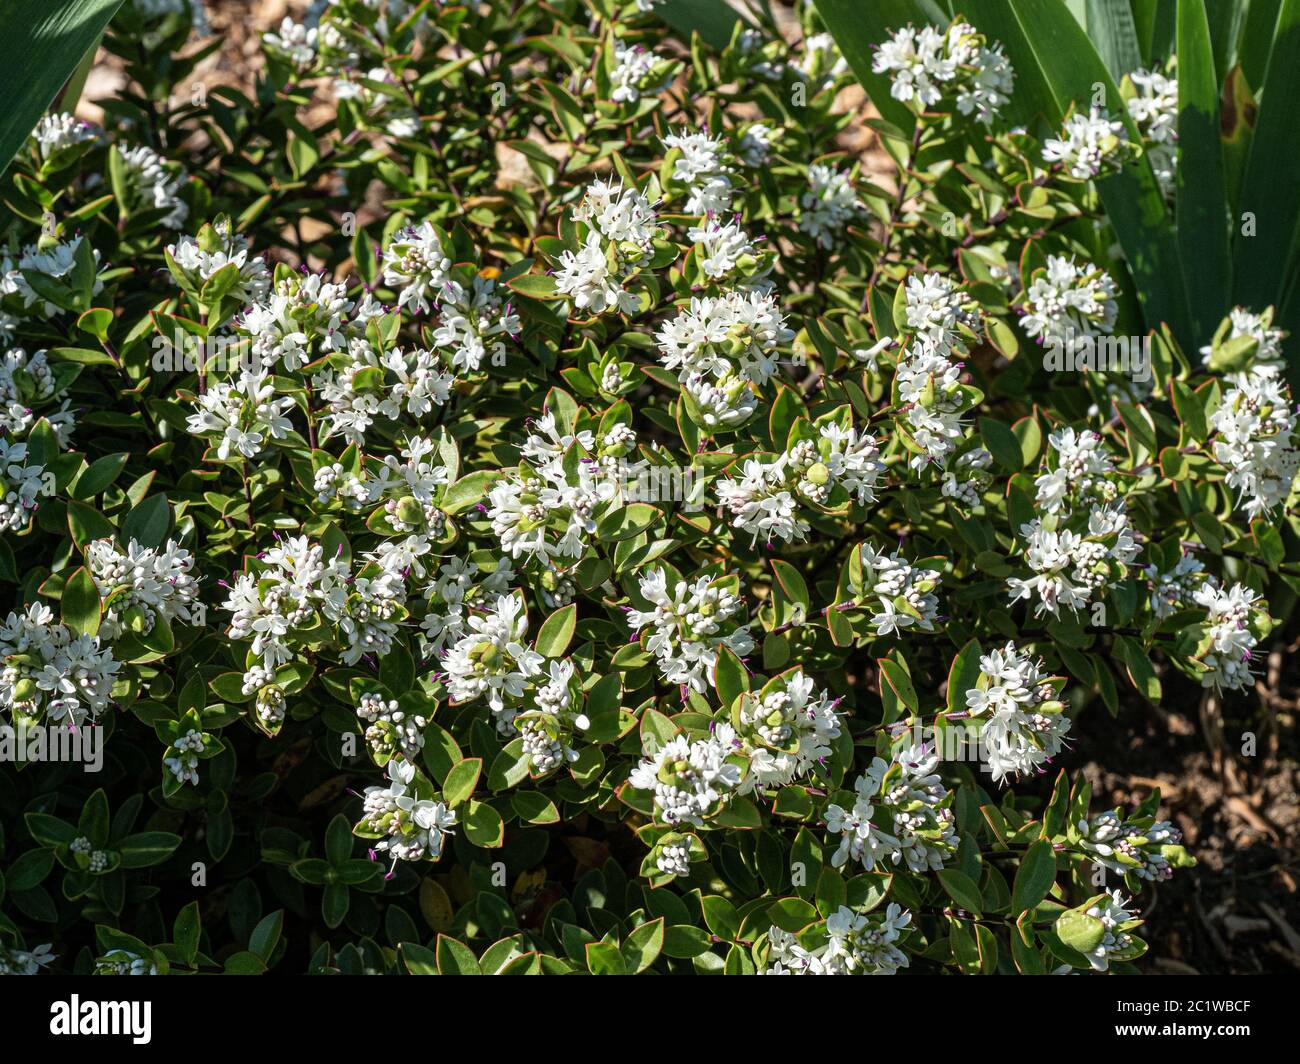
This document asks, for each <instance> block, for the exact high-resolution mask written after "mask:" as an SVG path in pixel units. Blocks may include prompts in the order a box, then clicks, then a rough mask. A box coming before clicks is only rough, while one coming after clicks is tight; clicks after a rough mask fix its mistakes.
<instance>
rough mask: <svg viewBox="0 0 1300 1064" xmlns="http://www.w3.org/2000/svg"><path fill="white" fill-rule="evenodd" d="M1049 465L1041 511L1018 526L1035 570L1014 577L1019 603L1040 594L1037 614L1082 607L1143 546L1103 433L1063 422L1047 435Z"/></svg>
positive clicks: (1010, 583) (1011, 585) (1123, 572)
mask: <svg viewBox="0 0 1300 1064" xmlns="http://www.w3.org/2000/svg"><path fill="white" fill-rule="evenodd" d="M1048 443H1049V445H1050V446H1049V449H1048V459H1047V464H1048V471H1047V472H1045V473H1043V474H1042V475H1040V476H1039V477H1038V478H1037V480H1035V482H1034V483H1035V486H1036V488H1037V495H1036V500H1035V501H1036V506H1037V508H1038V510H1039V512H1040V514H1042V515H1043V516H1041V517H1035V518H1034V520H1033V521H1031V522H1029V523H1028V524H1024V525H1022V526H1021V528H1020V535H1021V538H1022V539H1023V540H1024V541H1025V552H1024V557H1025V561H1026V562H1027V563H1028V565H1029V568H1030V569H1032V570H1033V572H1034V575H1033V576H1031V577H1030V578H1029V579H1028V580H1025V579H1023V578H1021V577H1009V578H1008V579H1007V588H1008V590H1009V591H1010V592H1011V600H1012V601H1013V602H1015V601H1018V600H1019V599H1031V600H1032V599H1033V598H1034V597H1035V596H1037V598H1038V604H1037V605H1036V606H1035V607H1034V613H1035V615H1036V616H1041V615H1042V614H1044V613H1050V614H1052V616H1053V617H1059V616H1060V609H1061V606H1062V605H1064V606H1066V607H1067V608H1068V609H1070V610H1073V611H1075V612H1078V611H1079V610H1081V609H1084V608H1085V607H1087V606H1088V605H1089V604H1090V603H1091V602H1092V601H1093V598H1094V596H1096V597H1100V596H1101V595H1103V594H1105V591H1106V589H1107V588H1109V587H1111V586H1113V585H1114V584H1116V583H1119V582H1120V581H1122V580H1123V579H1124V578H1125V577H1126V576H1127V575H1128V567H1129V565H1131V564H1132V563H1133V561H1134V560H1135V559H1136V558H1137V556H1138V554H1139V553H1140V551H1141V547H1140V546H1139V544H1138V542H1137V538H1136V536H1135V533H1134V530H1133V527H1132V525H1131V523H1130V521H1129V515H1128V511H1127V509H1125V506H1124V502H1123V500H1122V499H1120V498H1119V489H1118V488H1117V487H1116V485H1115V482H1114V480H1113V479H1112V478H1113V476H1114V466H1113V464H1112V462H1111V459H1110V456H1109V455H1108V454H1107V453H1106V449H1105V446H1104V445H1103V443H1102V440H1101V437H1100V436H1099V435H1097V433H1095V432H1092V431H1091V430H1087V429H1085V430H1084V431H1082V432H1076V431H1075V430H1074V429H1070V428H1066V429H1058V430H1057V431H1056V432H1054V433H1052V434H1051V436H1050V437H1048Z"/></svg>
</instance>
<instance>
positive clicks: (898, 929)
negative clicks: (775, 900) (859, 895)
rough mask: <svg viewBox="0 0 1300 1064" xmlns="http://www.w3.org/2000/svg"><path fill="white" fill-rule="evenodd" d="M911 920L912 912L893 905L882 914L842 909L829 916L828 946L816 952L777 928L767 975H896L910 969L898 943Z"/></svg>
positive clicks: (772, 936) (770, 945)
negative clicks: (902, 970) (907, 968)
mask: <svg viewBox="0 0 1300 1064" xmlns="http://www.w3.org/2000/svg"><path fill="white" fill-rule="evenodd" d="M911 922H912V914H911V913H910V912H909V911H908V910H906V909H904V908H902V907H901V906H900V905H898V904H897V903H895V902H890V903H889V905H888V907H886V909H885V911H884V913H857V912H854V911H853V910H852V909H850V908H849V907H848V906H846V905H841V906H840V907H839V908H838V909H837V910H836V911H835V912H833V913H831V915H830V916H828V917H827V918H826V931H825V942H824V943H822V944H820V945H817V946H816V947H814V948H805V947H804V946H802V945H801V944H800V942H799V939H798V938H797V937H795V936H794V935H792V934H790V933H789V932H788V931H782V930H781V929H780V928H779V927H775V926H774V927H772V928H771V930H769V931H768V933H767V944H768V952H767V964H768V967H767V969H766V971H764V973H763V974H764V975H893V974H895V973H896V972H897V971H898V969H900V968H906V967H907V966H908V960H907V954H906V953H904V952H903V951H902V950H901V949H899V948H898V946H897V945H896V943H897V942H898V941H899V939H900V938H902V936H903V934H904V933H905V932H906V930H907V928H908V926H909V925H910V924H911ZM819 937H820V936H819Z"/></svg>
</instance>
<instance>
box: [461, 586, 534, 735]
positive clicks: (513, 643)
mask: <svg viewBox="0 0 1300 1064" xmlns="http://www.w3.org/2000/svg"><path fill="white" fill-rule="evenodd" d="M527 634H528V614H527V611H525V609H524V605H523V601H522V600H521V599H520V598H519V597H518V596H517V595H501V596H499V597H498V598H497V600H496V603H495V604H494V605H493V606H492V609H491V611H490V612H488V613H486V614H481V615H480V614H475V615H471V616H470V618H469V623H468V630H467V631H466V633H465V635H464V636H462V637H461V638H460V639H459V640H458V641H457V642H456V644H455V645H454V646H453V647H452V648H451V649H450V650H449V651H447V652H446V653H445V654H444V655H443V658H442V667H443V668H444V669H445V670H446V672H447V690H448V692H449V693H450V694H451V697H452V699H453V700H454V701H456V702H468V701H471V700H473V699H475V698H480V697H486V698H487V700H488V705H489V706H490V707H491V708H492V712H493V713H502V712H504V711H505V708H506V707H505V700H506V699H507V698H510V699H518V698H522V697H523V695H524V693H525V691H526V690H527V681H528V680H529V678H530V677H533V676H536V675H537V674H538V673H539V672H540V671H541V668H542V661H543V658H542V656H541V655H540V654H538V653H537V652H536V651H535V650H530V649H529V648H528V646H527V645H526V644H525V643H524V639H525V637H526V636H527Z"/></svg>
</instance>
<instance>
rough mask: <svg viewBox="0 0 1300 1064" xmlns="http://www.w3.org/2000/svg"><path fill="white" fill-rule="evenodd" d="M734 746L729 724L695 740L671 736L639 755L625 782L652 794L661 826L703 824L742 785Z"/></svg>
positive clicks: (719, 726) (735, 742) (721, 725)
mask: <svg viewBox="0 0 1300 1064" xmlns="http://www.w3.org/2000/svg"><path fill="white" fill-rule="evenodd" d="M737 746H738V743H737V740H736V738H735V732H734V731H732V729H731V726H730V725H729V724H719V725H717V726H716V727H715V728H714V730H713V734H711V735H710V736H708V738H705V739H696V740H695V741H694V742H691V741H690V740H689V739H687V738H686V736H684V735H678V736H675V737H674V738H673V739H671V740H669V741H668V742H667V743H665V744H664V745H663V746H661V747H660V748H659V749H658V750H657V751H655V752H654V753H653V754H651V755H650V756H648V757H644V758H642V759H641V761H640V763H639V764H638V765H637V766H636V768H634V769H633V770H632V774H631V775H630V776H629V777H628V784H629V785H630V786H631V787H633V788H634V789H635V790H638V791H649V792H651V793H652V794H653V795H654V805H655V815H656V816H657V817H658V818H659V819H660V820H662V821H663V822H664V823H665V824H671V825H674V826H676V825H677V824H693V825H694V826H695V827H703V826H704V821H705V819H706V818H708V817H711V816H713V815H714V814H716V813H717V812H718V811H719V810H721V809H722V808H723V806H724V805H726V802H727V798H728V796H729V795H731V794H732V793H733V792H734V791H735V790H736V789H737V788H738V787H739V786H740V781H741V777H742V775H743V772H742V768H741V766H740V765H739V764H737V763H736V762H737V761H738V760H742V759H740V758H738V757H737V756H736V747H737Z"/></svg>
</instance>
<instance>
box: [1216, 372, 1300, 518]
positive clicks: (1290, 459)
mask: <svg viewBox="0 0 1300 1064" xmlns="http://www.w3.org/2000/svg"><path fill="white" fill-rule="evenodd" d="M1210 430H1211V437H1210V442H1211V446H1212V449H1213V452H1214V458H1215V461H1217V462H1218V463H1219V464H1220V465H1222V466H1223V468H1224V482H1225V483H1226V484H1227V485H1228V487H1230V488H1232V489H1234V490H1235V491H1236V492H1237V505H1238V506H1239V507H1240V508H1241V509H1242V510H1243V511H1244V512H1245V513H1246V515H1247V516H1248V517H1251V518H1254V517H1258V516H1259V515H1261V514H1265V513H1268V512H1270V511H1272V510H1274V509H1275V508H1276V507H1278V506H1280V505H1282V504H1284V503H1285V502H1286V501H1287V500H1288V499H1289V498H1290V497H1291V492H1292V490H1293V488H1294V487H1295V480H1296V475H1297V473H1300V448H1298V446H1297V444H1298V443H1300V441H1298V440H1297V437H1296V415H1295V412H1294V409H1293V407H1292V403H1291V393H1290V389H1289V388H1287V387H1286V385H1285V384H1284V383H1283V382H1282V380H1281V379H1280V378H1278V377H1276V376H1274V375H1273V374H1272V373H1269V372H1266V371H1261V370H1252V371H1251V372H1249V373H1245V374H1239V375H1238V376H1237V378H1236V381H1235V384H1234V386H1233V387H1231V388H1229V389H1228V391H1227V393H1226V394H1225V395H1224V397H1223V402H1222V403H1220V405H1219V406H1218V408H1217V409H1216V410H1215V411H1214V413H1213V414H1211V415H1210Z"/></svg>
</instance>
